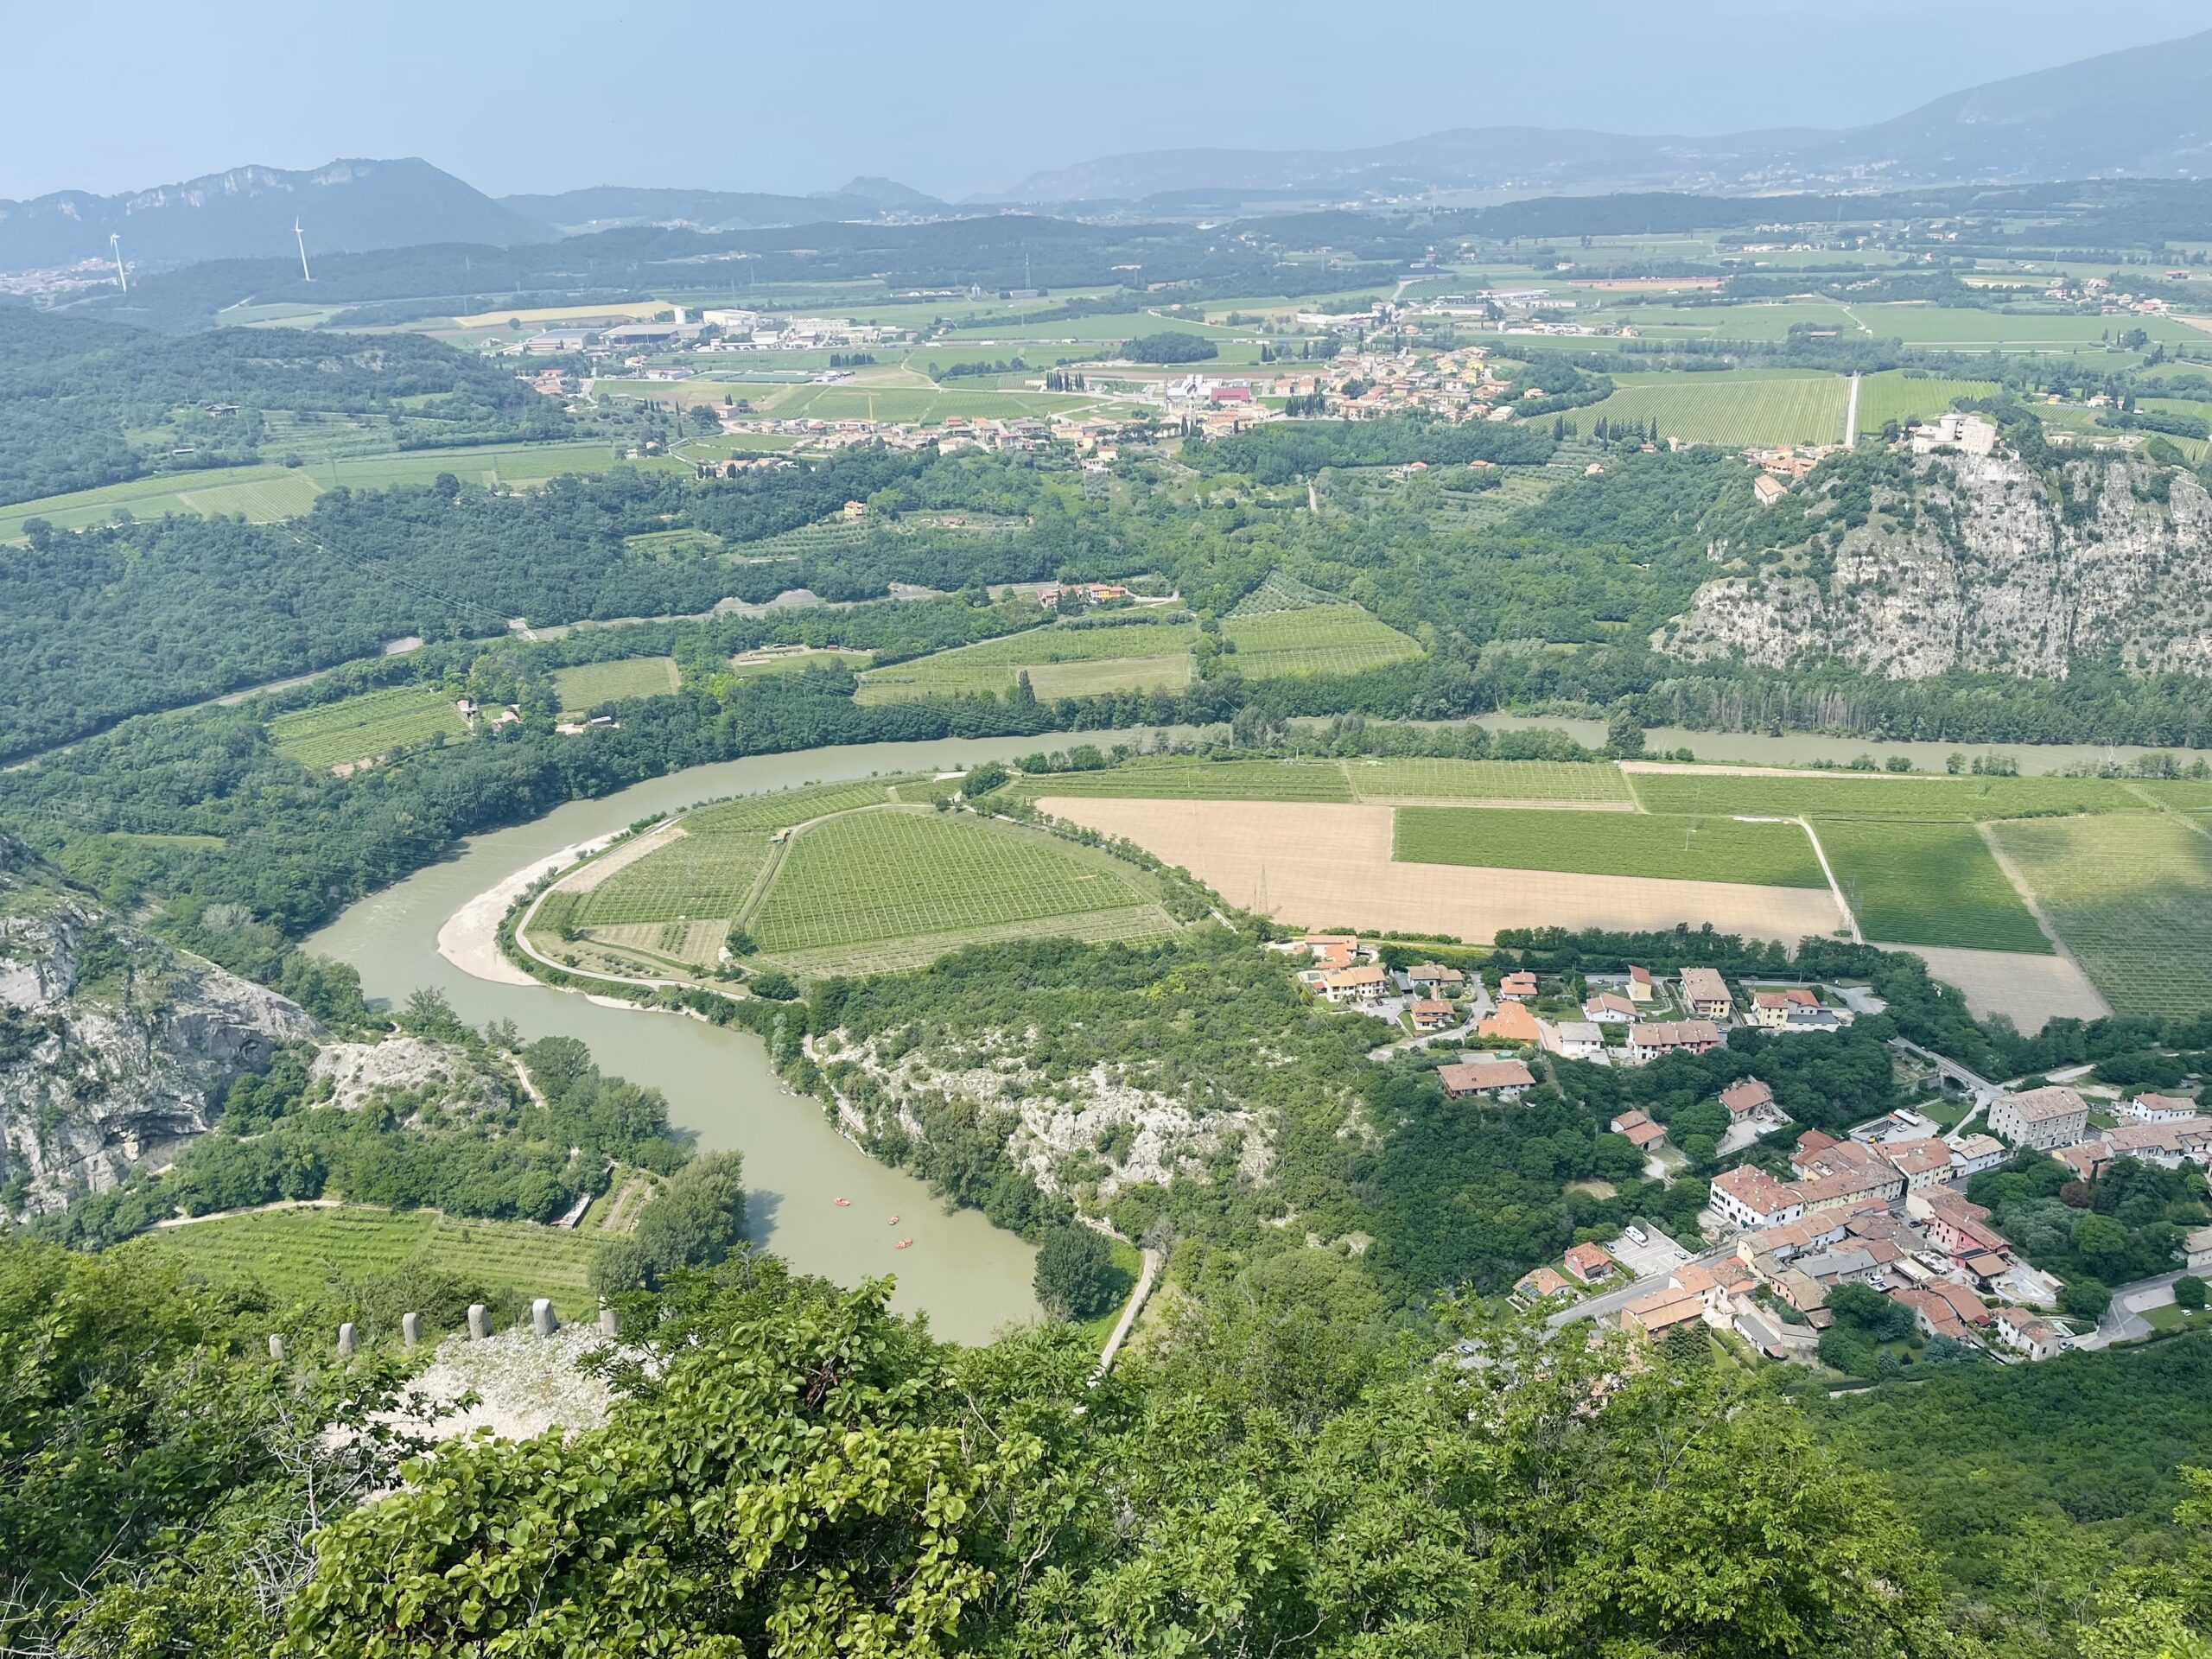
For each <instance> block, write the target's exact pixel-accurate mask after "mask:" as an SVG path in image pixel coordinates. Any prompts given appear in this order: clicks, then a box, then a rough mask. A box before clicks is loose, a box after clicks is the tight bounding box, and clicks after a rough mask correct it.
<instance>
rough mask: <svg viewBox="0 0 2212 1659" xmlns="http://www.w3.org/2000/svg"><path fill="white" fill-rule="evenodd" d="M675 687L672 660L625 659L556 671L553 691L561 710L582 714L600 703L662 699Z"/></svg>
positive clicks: (674, 669)
mask: <svg viewBox="0 0 2212 1659" xmlns="http://www.w3.org/2000/svg"><path fill="white" fill-rule="evenodd" d="M677 684H678V679H677V672H676V658H673V657H625V658H617V659H616V660H614V661H613V662H607V663H583V664H578V665H577V666H576V667H575V668H563V669H556V671H554V674H553V686H554V689H555V690H556V691H558V692H559V693H560V696H561V707H562V708H563V709H569V710H573V711H575V712H577V713H582V712H585V711H588V710H589V709H596V708H598V707H599V706H600V705H601V703H607V702H626V701H627V700H629V699H632V698H635V697H658V696H667V695H668V694H669V693H670V692H671V691H674V690H676V689H677Z"/></svg>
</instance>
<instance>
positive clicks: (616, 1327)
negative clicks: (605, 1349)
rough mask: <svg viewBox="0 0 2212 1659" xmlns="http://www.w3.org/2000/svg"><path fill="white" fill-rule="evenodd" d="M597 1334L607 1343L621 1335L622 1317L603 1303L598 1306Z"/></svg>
mask: <svg viewBox="0 0 2212 1659" xmlns="http://www.w3.org/2000/svg"><path fill="white" fill-rule="evenodd" d="M599 1334H600V1335H601V1336H602V1337H605V1338H607V1340H608V1341H609V1342H613V1341H614V1340H615V1339H616V1338H619V1337H620V1336H621V1334H622V1316H621V1315H620V1313H616V1312H615V1311H614V1310H613V1308H612V1307H611V1306H608V1305H607V1303H605V1302H601V1304H600V1305H599Z"/></svg>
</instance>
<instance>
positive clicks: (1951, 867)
mask: <svg viewBox="0 0 2212 1659" xmlns="http://www.w3.org/2000/svg"><path fill="white" fill-rule="evenodd" d="M1815 830H1816V831H1817V833H1818V834H1819V836H1820V838H1821V847H1822V848H1823V849H1825V850H1826V851H1827V855H1828V863H1829V865H1830V866H1831V867H1832V868H1834V871H1835V879H1836V883H1837V885H1838V886H1839V887H1841V888H1842V889H1843V896H1844V899H1845V902H1846V903H1847V904H1848V905H1849V906H1851V911H1852V914H1853V916H1855V917H1856V918H1858V921H1859V931H1861V932H1863V933H1864V934H1866V937H1867V938H1870V939H1877V940H1879V941H1880V942H1881V943H1883V944H1932V945H1955V946H1959V947H1961V948H1963V949H1966V950H2019V951H2026V952H2030V953H2032V954H2037V955H2047V954H2049V953H2050V940H2048V939H2046V938H2044V936H2043V930H2042V929H2041V928H2039V927H2037V925H2036V918H2034V917H2033V916H2032V915H2031V914H2030V913H2029V912H2028V907H2027V905H2026V904H2025V903H2024V901H2023V900H2022V899H2021V898H2020V895H2019V894H2018V893H2016V892H2015V891H2013V887H2012V882H2011V881H2009V880H2006V879H2005V872H2004V871H2003V869H2001V868H1999V865H1998V862H1997V860H1996V859H1995V857H1993V855H1991V853H1990V850H1989V846H1988V843H1987V842H1984V841H1983V840H1982V838H1981V831H1980V829H1977V828H1976V827H1975V826H1974V825H1973V824H1971V823H1883V822H1879V821H1877V820H1872V819H1865V818H1860V819H1840V820H1839V819H1828V820H1827V821H1824V822H1821V823H1816V824H1815Z"/></svg>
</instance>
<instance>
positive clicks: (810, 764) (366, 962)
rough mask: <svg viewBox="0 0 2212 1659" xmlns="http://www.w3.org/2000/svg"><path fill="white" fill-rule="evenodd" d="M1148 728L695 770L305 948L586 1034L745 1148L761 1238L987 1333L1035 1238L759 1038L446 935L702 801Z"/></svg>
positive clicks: (417, 884) (446, 877) (385, 990)
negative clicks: (881, 1158) (846, 1134)
mask: <svg viewBox="0 0 2212 1659" xmlns="http://www.w3.org/2000/svg"><path fill="white" fill-rule="evenodd" d="M1137 735H1139V734H1133V733H1111V732H1084V733H1078V734H1052V735H1046V736H1043V737H1024V738H976V739H957V738H956V739H947V740H945V741H942V742H930V743H878V744H866V745H855V746H854V747H849V748H829V749H810V750H804V751H802V752H800V753H795V754H777V755H760V756H755V757H753V758H751V759H747V760H730V761H724V762H721V763H719V764H716V765H714V766H695V767H693V768H691V769H690V770H689V771H686V772H677V773H673V774H671V776H668V777H665V778H656V779H651V780H649V781H647V782H645V783H642V784H637V785H632V787H630V788H628V789H626V790H623V791H620V793H618V794H614V795H609V796H607V797H606V798H603V799H600V800H595V801H572V802H570V803H569V804H567V805H565V806H562V807H558V808H556V809H555V810H553V811H552V812H550V813H549V814H547V815H546V816H545V817H543V818H540V819H538V820H537V821H536V822H535V823H526V824H521V825H518V826H517V827H515V828H513V829H501V830H497V831H494V832H493V833H492V834H490V835H486V836H477V837H476V838H475V839H474V840H473V841H470V842H467V843H466V845H465V846H464V847H463V848H462V849H461V852H460V853H459V854H458V855H456V856H454V858H451V859H449V860H448V861H445V862H444V863H441V864H434V865H432V866H431V867H430V868H428V869H425V870H422V871H419V872H417V873H416V874H415V875H413V876H411V877H410V878H409V879H408V880H404V881H402V882H400V883H399V884H398V885H397V886H395V887H387V888H386V889H385V890H384V891H383V892H381V893H372V894H371V895H370V896H369V897H368V898H366V899H362V900H361V901H360V903H359V904H357V905H355V906H353V908H352V909H351V910H348V911H347V912H346V913H345V914H344V915H343V916H341V917H340V918H338V920H337V921H335V922H334V923H333V924H332V925H330V926H328V927H327V928H325V929H324V930H323V931H321V932H320V933H318V934H316V935H315V937H314V938H311V939H309V940H308V942H307V948H308V950H312V951H315V952H317V953H319V954H321V955H323V956H328V957H336V958H338V959H339V960H340V961H341V962H346V963H352V964H353V967H354V968H355V969H358V970H359V973H360V976H361V983H362V988H363V989H364V990H365V992H366V993H367V995H370V996H372V997H383V998H387V999H390V1000H391V1001H400V1000H403V999H404V998H405V997H406V996H407V995H408V994H409V993H410V992H411V991H413V990H414V989H415V988H416V987H418V986H425V985H429V986H435V987H436V988H438V989H439V990H441V991H442V992H444V993H445V995H446V997H447V999H448V1001H451V1002H452V1004H453V1006H454V1009H455V1010H456V1011H457V1012H458V1013H459V1014H460V1015H461V1018H462V1019H464V1020H467V1021H468V1022H469V1023H470V1024H471V1025H475V1026H481V1025H484V1024H486V1022H488V1021H490V1020H512V1021H514V1023H515V1025H516V1026H517V1027H519V1028H520V1030H521V1031H522V1033H523V1034H524V1036H525V1037H528V1038H537V1037H546V1036H554V1035H562V1036H570V1037H578V1038H581V1039H583V1040H584V1041H585V1042H587V1043H588V1044H589V1045H590V1046H591V1050H592V1053H593V1055H594V1058H597V1060H598V1061H599V1063H600V1065H602V1066H603V1067H605V1068H606V1069H607V1071H609V1072H611V1073H613V1074H615V1075H617V1076H620V1077H628V1078H630V1079H631V1080H632V1081H633V1082H636V1083H641V1084H651V1085H652V1086H653V1087H654V1088H657V1089H658V1090H661V1091H662V1092H663V1093H664V1094H665V1095H666V1096H668V1103H669V1116H670V1117H671V1119H672V1120H673V1121H674V1122H676V1123H677V1125H678V1126H679V1127H681V1128H685V1129H689V1130H691V1131H693V1132H694V1133H696V1135H697V1136H698V1139H699V1144H700V1145H701V1146H702V1147H705V1148H708V1149H709V1150H720V1149H724V1148H728V1149H732V1150H735V1151H738V1152H741V1153H743V1154H745V1179H746V1185H747V1188H748V1189H749V1191H750V1193H751V1201H752V1218H751V1230H752V1233H753V1238H754V1240H755V1242H757V1243H761V1244H765V1245H767V1246H769V1247H770V1248H772V1249H774V1250H775V1251H776V1252H777V1254H778V1255H781V1256H783V1257H784V1258H785V1260H786V1261H788V1262H791V1265H792V1266H793V1267H795V1268H798V1270H799V1271H801V1272H804V1273H814V1274H821V1275H823V1277H825V1278H829V1279H834V1280H836V1281H838V1282H839V1283H841V1284H846V1285H856V1284H858V1283H860V1282H861V1281H862V1280H863V1279H868V1278H871V1277H877V1276H882V1275H895V1276H896V1278H897V1280H898V1288H897V1291H896V1294H895V1295H894V1296H893V1303H894V1305H895V1306H898V1307H899V1308H900V1309H902V1310H904V1311H907V1312H918V1313H927V1314H928V1315H929V1319H930V1325H931V1329H933V1330H934V1331H935V1332H937V1333H938V1335H939V1336H943V1337H949V1338H953V1339H955V1340H957V1341H962V1342H980V1341H982V1340H984V1339H986V1338H988V1337H990V1336H991V1335H992V1334H993V1333H994V1332H996V1331H997V1330H998V1329H999V1328H1000V1327H1001V1326H1002V1325H1007V1323H1009V1322H1012V1321H1017V1320H1022V1319H1033V1318H1035V1317H1037V1313H1038V1309H1037V1304H1036V1301H1035V1299H1034V1298H1033V1295H1032V1294H1031V1292H1030V1287H1029V1281H1030V1273H1031V1269H1032V1267H1033V1252H1032V1251H1031V1249H1030V1248H1029V1246H1028V1245H1027V1244H1026V1243H1023V1242H1022V1241H1021V1240H1020V1239H1019V1238H1017V1237H1015V1236H1014V1235H1013V1234H1011V1233H1007V1232H1004V1231H1001V1230H999V1229H998V1228H995V1227H994V1226H992V1225H991V1224H989V1223H988V1222H987V1221H985V1220H984V1219H983V1218H982V1216H980V1215H978V1214H977V1213H976V1212H975V1211H950V1212H948V1211H947V1210H946V1209H945V1207H944V1204H943V1202H942V1201H941V1200H939V1199H938V1198H935V1197H933V1196H932V1195H931V1192H930V1191H929V1189H928V1188H927V1187H926V1186H925V1185H923V1184H922V1183H921V1182H919V1181H918V1180H915V1179H912V1177H911V1176H908V1175H905V1174H902V1173H899V1171H897V1170H894V1169H891V1168H888V1167H887V1166H884V1165H882V1164H880V1163H878V1162H876V1161H875V1160H874V1159H872V1158H870V1157H869V1156H868V1154H866V1153H863V1152H862V1151H861V1149H860V1148H859V1147H855V1146H854V1145H853V1144H852V1143H851V1142H850V1141H847V1140H845V1139H844V1138H843V1137H842V1135H838V1134H837V1133H836V1131H835V1130H834V1129H832V1128H830V1127H829V1123H828V1122H826V1121H825V1119H824V1117H823V1113H822V1110H821V1109H820V1107H819V1106H818V1105H817V1103H815V1102H814V1101H812V1100H810V1099H807V1098H805V1097H804V1096H793V1095H791V1094H790V1093H788V1092H786V1090H785V1086H784V1084H783V1082H782V1081H781V1079H779V1077H777V1076H776V1074H775V1072H774V1071H773V1070H772V1068H771V1067H770V1065H769V1064H768V1057H767V1051H766V1048H765V1047H764V1046H763V1045H762V1044H761V1042H760V1039H758V1038H756V1037H754V1036H753V1035H751V1034H750V1033H746V1032H741V1031H736V1030H731V1029H724V1028H719V1027H713V1026H709V1025H707V1024H704V1023H703V1022H702V1021H699V1020H690V1019H685V1018H682V1017H680V1016H678V1015H675V1014H654V1013H648V1012H646V1011H645V1010H642V1009H637V1008H626V1007H607V1006H605V1005H603V1004H600V1003H596V1002H592V1001H588V1000H586V999H585V998H584V997H582V996H579V995H575V993H573V992H569V991H556V990H554V989H552V988H550V987H549V986H544V985H537V984H529V985H514V984H499V983H494V982H491V981H489V980H485V979H480V978H477V977H475V976H473V975H470V974H468V973H466V972H464V971H462V970H461V969H459V968H457V967H455V966H454V964H453V963H450V962H448V961H447V960H446V958H445V957H442V956H441V955H439V953H438V947H437V935H438V930H439V929H440V928H441V927H442V926H443V925H445V923H446V921H447V919H448V918H450V917H451V916H453V914H454V912H456V911H458V910H460V909H461V907H462V906H464V905H466V904H467V902H468V901H469V900H471V899H474V898H476V897H478V896H479V895H480V894H481V893H484V892H485V891H486V889H487V888H490V887H494V886H496V885H497V884H499V882H501V881H503V880H506V879H507V878H508V877H510V876H512V874H514V873H515V872H516V871H518V870H519V869H522V868H524V867H525V866H527V865H530V864H532V863H535V862H537V861H541V860H543V859H545V858H547V857H549V856H550V855H553V854H555V853H556V852H559V851H560V850H561V849H563V848H567V847H572V846H574V845H575V844H576V843H577V842H583V841H588V840H590V839H592V838H593V837H595V836H603V835H607V834H608V833H610V832H612V831H614V830H618V829H623V828H625V827H626V826H627V825H629V824H631V823H635V822H636V821H637V820H639V818H644V817H655V816H658V815H659V814H661V813H664V812H671V811H674V810H677V809H679V808H681V807H685V806H690V805H692V804H695V803H697V802H700V801H706V800H713V799H715V798H719V797H721V796H725V795H740V794H753V793H757V792H760V791H767V790H777V789H785V788H790V787H791V786H793V785H799V784H811V783H825V782H832V781H835V780H837V779H849V778H865V777H867V776H868V775H869V774H870V773H872V772H926V771H941V770H945V769H948V768H950V767H951V766H956V765H973V764H975V763H976V762H979V761H983V760H1011V759H1013V758H1014V756H1016V755H1020V754H1029V753H1035V752H1036V751H1037V750H1038V749H1039V748H1046V749H1051V748H1062V747H1066V746H1067V745H1068V744H1069V743H1070V742H1071V741H1072V742H1091V743H1107V742H1115V741H1128V740H1130V739H1132V738H1134V737H1135V736H1137ZM838 1198H849V1199H850V1200H851V1201H852V1202H851V1205H850V1206H849V1207H841V1206H840V1205H838V1204H837V1203H836V1200H837V1199H838ZM894 1216H895V1217H898V1220H897V1222H896V1224H893V1221H892V1219H891V1218H892V1217H894ZM902 1238H911V1239H912V1240H913V1245H912V1248H911V1249H905V1250H900V1249H896V1248H895V1247H896V1245H897V1243H898V1242H899V1240H900V1239H902Z"/></svg>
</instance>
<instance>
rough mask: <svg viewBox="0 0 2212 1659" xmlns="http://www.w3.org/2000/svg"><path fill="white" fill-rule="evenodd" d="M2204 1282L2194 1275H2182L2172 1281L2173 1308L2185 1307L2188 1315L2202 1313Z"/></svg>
mask: <svg viewBox="0 0 2212 1659" xmlns="http://www.w3.org/2000/svg"><path fill="white" fill-rule="evenodd" d="M2204 1300H2205V1287H2204V1281H2202V1279H2200V1278H2198V1277H2197V1276H2196V1274H2193V1273H2188V1274H2183V1275H2182V1276H2181V1277H2180V1278H2178V1279H2177V1280H2175V1281H2174V1306H2176V1307H2185V1308H2187V1309H2188V1310H2189V1311H2190V1313H2197V1312H2200V1311H2202V1308H2203V1306H2204Z"/></svg>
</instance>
